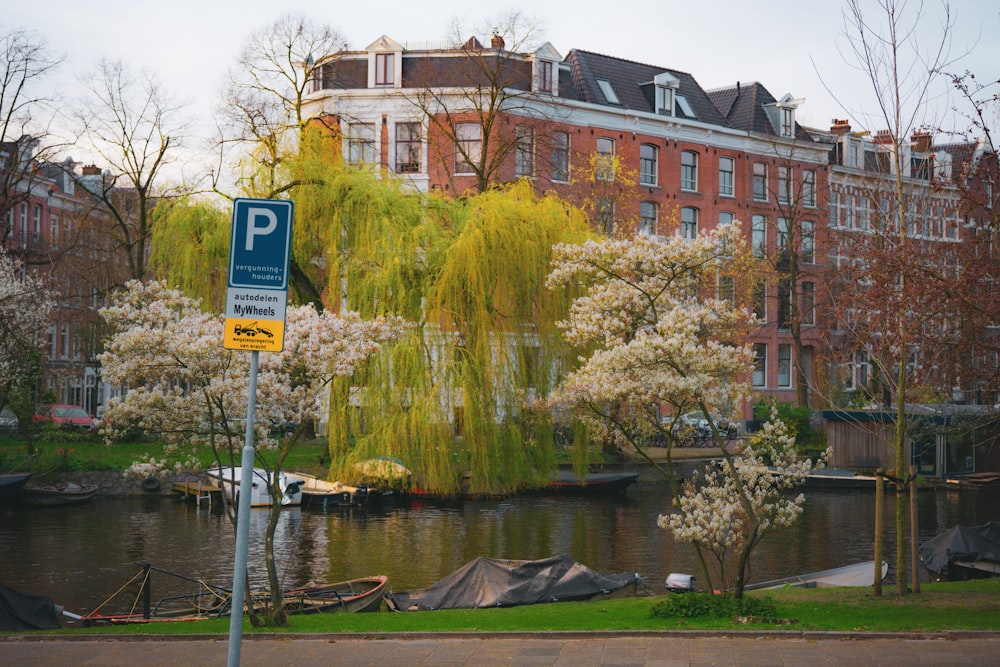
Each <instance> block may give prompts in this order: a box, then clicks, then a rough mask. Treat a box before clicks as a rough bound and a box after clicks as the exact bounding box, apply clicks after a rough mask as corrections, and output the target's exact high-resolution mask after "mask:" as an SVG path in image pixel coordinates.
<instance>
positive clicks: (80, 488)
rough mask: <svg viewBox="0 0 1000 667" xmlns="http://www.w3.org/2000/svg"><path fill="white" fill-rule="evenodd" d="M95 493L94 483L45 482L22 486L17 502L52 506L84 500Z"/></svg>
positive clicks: (34, 505)
mask: <svg viewBox="0 0 1000 667" xmlns="http://www.w3.org/2000/svg"><path fill="white" fill-rule="evenodd" d="M95 493H97V485H96V484H77V483H76V482H66V483H64V484H47V485H44V486H24V487H23V488H22V489H21V494H20V496H18V502H20V503H21V504H22V505H31V506H32V507H54V506H56V505H74V504H76V503H82V502H86V501H87V500H90V499H91V498H92V497H93V495H94V494H95Z"/></svg>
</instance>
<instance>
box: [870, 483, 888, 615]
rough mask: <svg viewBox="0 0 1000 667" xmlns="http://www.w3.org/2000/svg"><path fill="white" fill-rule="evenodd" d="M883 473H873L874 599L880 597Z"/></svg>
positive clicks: (883, 496)
mask: <svg viewBox="0 0 1000 667" xmlns="http://www.w3.org/2000/svg"><path fill="white" fill-rule="evenodd" d="M884 475H885V472H884V471H883V470H882V469H881V468H879V469H878V470H876V471H875V581H874V582H872V586H873V587H874V592H875V596H876V597H881V596H882V526H883V522H882V513H883V512H884V511H885V510H884V506H885V503H884V500H885V490H884V481H885V480H884Z"/></svg>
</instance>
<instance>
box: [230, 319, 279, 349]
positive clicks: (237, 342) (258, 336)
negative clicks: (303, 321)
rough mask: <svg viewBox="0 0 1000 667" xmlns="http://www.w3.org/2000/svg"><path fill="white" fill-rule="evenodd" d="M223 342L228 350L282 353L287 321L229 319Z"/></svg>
mask: <svg viewBox="0 0 1000 667" xmlns="http://www.w3.org/2000/svg"><path fill="white" fill-rule="evenodd" d="M223 341H224V343H223V347H225V349H227V350H247V351H250V352H254V351H256V352H281V350H282V349H283V348H284V346H285V321H284V320H250V319H242V318H237V317H227V318H226V333H225V336H224V337H223Z"/></svg>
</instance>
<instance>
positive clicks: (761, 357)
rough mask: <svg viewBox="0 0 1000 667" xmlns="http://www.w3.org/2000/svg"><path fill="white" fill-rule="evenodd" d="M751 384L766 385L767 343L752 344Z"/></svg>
mask: <svg viewBox="0 0 1000 667" xmlns="http://www.w3.org/2000/svg"><path fill="white" fill-rule="evenodd" d="M753 386H755V387H766V386H767V344H766V343H754V346H753Z"/></svg>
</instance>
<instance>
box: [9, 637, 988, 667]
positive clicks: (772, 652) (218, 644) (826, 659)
mask: <svg viewBox="0 0 1000 667" xmlns="http://www.w3.org/2000/svg"><path fill="white" fill-rule="evenodd" d="M952 637H953V636H952V635H948V634H942V635H914V636H908V635H898V636H889V635H869V636H866V635H857V636H849V635H842V634H831V635H825V634H823V633H809V634H803V635H800V636H793V635H783V634H776V635H768V634H766V633H763V634H760V635H753V634H745V635H739V636H725V637H722V636H719V637H690V636H675V635H670V634H666V633H657V634H628V635H593V634H587V635H581V636H569V635H565V634H560V635H554V636H548V635H543V634H539V635H530V636H528V635H525V636H486V637H482V638H468V637H455V636H434V635H423V636H414V637H406V638H401V637H398V636H396V637H391V638H370V639H366V638H362V637H356V636H351V637H349V638H344V637H342V636H339V635H310V636H308V637H303V636H301V635H298V636H280V637H279V636H274V635H271V636H268V637H266V638H265V637H259V636H254V637H244V639H243V642H242V644H241V647H240V657H241V661H240V662H241V665H242V666H243V667H258V666H259V667H275V666H276V665H315V666H316V667H319V666H321V665H322V666H326V665H348V666H362V665H406V666H410V665H414V666H416V665H426V666H428V667H430V666H434V667H448V666H453V665H454V666H458V665H461V666H463V667H474V666H482V667H500V666H511V667H515V666H524V667H529V666H532V667H533V666H536V665H555V666H566V667H590V666H598V665H608V666H611V665H615V666H617V667H629V666H640V665H644V666H647V667H702V666H704V667H707V666H709V665H719V666H722V667H767V666H769V665H770V666H775V667H793V666H798V665H801V666H803V667H807V666H808V667H815V666H817V665H831V666H833V665H837V666H840V665H883V666H886V667H892V666H895V665H898V666H899V667H920V666H925V665H927V666H937V665H942V666H944V665H947V666H949V667H950V666H953V665H976V666H980V665H995V664H1000V634H997V633H982V634H979V633H972V634H967V635H961V636H958V637H959V638H952ZM228 648H229V646H228V640H227V638H226V637H218V638H213V639H191V638H180V637H159V638H155V637H152V636H148V637H144V638H139V639H137V638H127V637H121V636H119V637H114V638H110V637H107V638H100V639H98V638H96V637H93V636H91V637H87V638H79V639H64V638H62V637H60V638H55V637H52V638H42V637H37V636H36V637H27V636H26V637H22V638H13V637H2V638H0V664H2V665H11V666H13V665H17V666H35V665H39V666H42V665H44V666H49V665H74V666H90V665H93V666H100V667H119V666H121V667H138V666H140V665H141V666H142V667H150V666H158V665H169V666H173V665H192V666H193V665H204V666H206V667H209V666H210V667H218V666H220V665H225V664H226V661H227V656H228Z"/></svg>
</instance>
